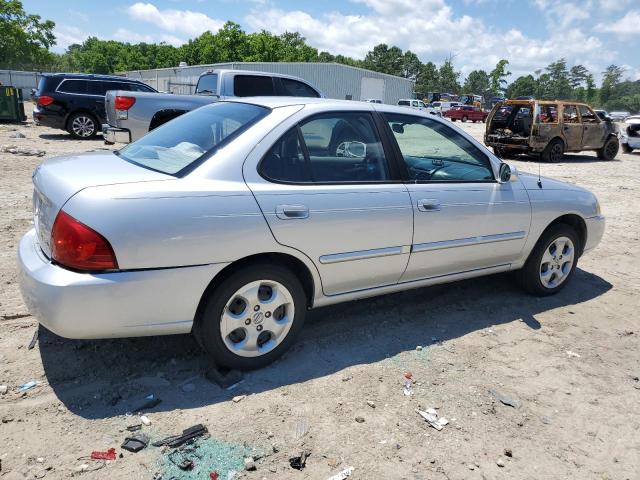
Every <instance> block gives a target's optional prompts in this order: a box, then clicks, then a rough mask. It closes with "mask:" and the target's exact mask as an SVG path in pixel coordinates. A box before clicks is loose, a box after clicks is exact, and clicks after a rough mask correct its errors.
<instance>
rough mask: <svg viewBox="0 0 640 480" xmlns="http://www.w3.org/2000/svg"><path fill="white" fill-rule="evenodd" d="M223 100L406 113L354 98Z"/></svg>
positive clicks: (256, 103) (278, 105)
mask: <svg viewBox="0 0 640 480" xmlns="http://www.w3.org/2000/svg"><path fill="white" fill-rule="evenodd" d="M223 101H225V102H234V103H248V104H252V105H258V106H261V107H267V108H279V107H289V106H292V105H317V106H320V107H324V108H326V110H342V111H349V110H353V111H363V110H369V111H377V112H389V113H401V114H404V115H407V114H408V113H407V112H408V110H407V108H406V107H403V106H399V105H388V104H385V103H369V102H360V101H356V100H336V99H332V98H312V97H236V98H229V99H225V100H223ZM411 115H419V116H424V117H427V118H433V119H434V120H438V117H435V116H434V115H431V114H429V113H427V112H426V111H421V110H412V111H411Z"/></svg>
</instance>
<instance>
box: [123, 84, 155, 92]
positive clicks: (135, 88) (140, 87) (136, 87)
mask: <svg viewBox="0 0 640 480" xmlns="http://www.w3.org/2000/svg"><path fill="white" fill-rule="evenodd" d="M127 85H128V86H129V90H131V91H132V92H155V90H154V89H153V88H151V87H149V86H148V85H144V84H142V83H128V84H127Z"/></svg>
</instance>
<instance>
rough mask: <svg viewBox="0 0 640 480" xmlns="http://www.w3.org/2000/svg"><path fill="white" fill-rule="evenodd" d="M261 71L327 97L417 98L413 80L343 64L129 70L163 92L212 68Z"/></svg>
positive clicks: (181, 89) (187, 89) (189, 88)
mask: <svg viewBox="0 0 640 480" xmlns="http://www.w3.org/2000/svg"><path fill="white" fill-rule="evenodd" d="M221 68H226V69H233V70H257V71H263V72H273V73H282V74H286V75H293V76H296V77H300V78H302V79H304V80H306V81H307V82H309V83H311V84H312V85H314V86H315V87H316V88H318V89H319V90H320V91H322V92H323V93H324V94H325V96H327V97H329V98H336V99H347V100H366V99H377V100H382V102H383V103H388V104H392V105H395V104H397V103H398V100H399V99H401V98H413V87H414V85H413V81H412V80H409V79H407V78H402V77H396V76H394V75H387V74H385V73H378V72H373V71H371V70H366V69H364V68H357V67H351V66H348V65H342V64H339V63H304V62H295V63H293V62H292V63H286V62H277V63H275V62H274V63H272V62H255V63H254V62H234V63H216V64H211V65H195V66H190V67H175V68H158V69H153V70H134V71H130V72H126V75H127V77H130V78H134V79H138V80H142V81H143V82H145V83H146V84H147V85H150V86H152V87H153V88H155V89H157V90H159V91H165V92H173V93H184V94H189V93H193V92H194V90H195V85H196V83H197V81H198V77H199V76H200V74H201V73H203V72H206V71H207V70H212V69H221Z"/></svg>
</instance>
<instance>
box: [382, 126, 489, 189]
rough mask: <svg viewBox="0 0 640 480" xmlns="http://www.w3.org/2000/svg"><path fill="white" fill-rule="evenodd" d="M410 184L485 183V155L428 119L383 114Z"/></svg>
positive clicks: (486, 162)
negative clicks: (405, 168) (397, 147)
mask: <svg viewBox="0 0 640 480" xmlns="http://www.w3.org/2000/svg"><path fill="white" fill-rule="evenodd" d="M385 118H386V120H387V122H388V123H389V126H390V127H391V130H392V131H393V135H394V136H395V139H396V141H397V142H398V146H399V147H400V152H401V153H402V157H403V158H404V161H405V164H406V166H407V170H408V172H409V179H410V180H411V181H412V182H428V181H439V182H442V181H446V182H486V181H492V180H493V171H492V170H491V164H490V162H489V159H488V158H487V156H486V155H484V154H483V153H482V152H481V151H480V150H478V149H477V148H476V147H475V146H474V145H473V144H472V143H471V142H469V141H468V140H467V139H466V138H464V137H463V136H462V135H460V134H459V133H458V132H456V131H455V130H453V129H451V128H449V127H447V126H446V125H443V124H442V123H439V122H436V121H434V120H430V119H428V118H420V117H413V116H408V115H399V114H385Z"/></svg>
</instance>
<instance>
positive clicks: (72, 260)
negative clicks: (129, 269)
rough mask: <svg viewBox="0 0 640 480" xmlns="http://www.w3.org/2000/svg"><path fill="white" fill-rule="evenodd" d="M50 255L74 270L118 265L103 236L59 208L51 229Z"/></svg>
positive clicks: (94, 269) (110, 268)
mask: <svg viewBox="0 0 640 480" xmlns="http://www.w3.org/2000/svg"><path fill="white" fill-rule="evenodd" d="M51 256H52V257H53V259H54V260H55V261H56V262H58V263H60V264H61V265H63V266H65V267H69V268H73V269H76V270H91V271H96V270H114V269H117V268H118V262H117V261H116V256H115V254H114V253H113V249H112V248H111V245H110V244H109V242H108V241H107V239H106V238H104V237H103V236H102V235H100V234H99V233H98V232H96V231H95V230H92V229H91V228H89V227H87V226H86V225H84V224H82V223H80V222H79V221H78V220H76V219H75V218H73V217H72V216H71V215H68V214H67V213H65V212H63V211H62V210H60V213H58V216H57V217H56V221H55V222H54V223H53V229H52V231H51Z"/></svg>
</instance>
